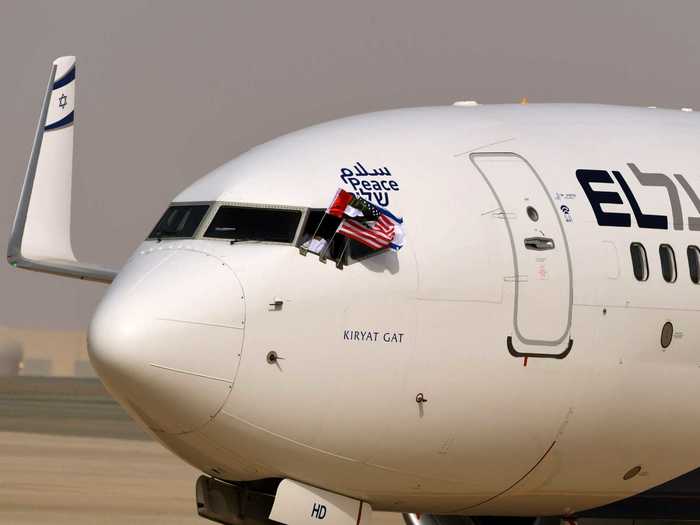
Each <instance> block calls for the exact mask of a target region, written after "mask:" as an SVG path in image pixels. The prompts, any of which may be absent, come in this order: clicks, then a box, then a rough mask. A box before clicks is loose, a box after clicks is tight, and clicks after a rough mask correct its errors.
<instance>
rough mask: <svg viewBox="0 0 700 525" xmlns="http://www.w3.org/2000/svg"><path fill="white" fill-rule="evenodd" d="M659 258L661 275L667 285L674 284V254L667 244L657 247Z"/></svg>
mask: <svg viewBox="0 0 700 525" xmlns="http://www.w3.org/2000/svg"><path fill="white" fill-rule="evenodd" d="M659 256H660V257H661V273H662V274H663V276H664V281H666V282H667V283H675V282H676V276H677V275H676V254H675V253H673V248H671V246H669V245H668V244H662V245H661V246H659Z"/></svg>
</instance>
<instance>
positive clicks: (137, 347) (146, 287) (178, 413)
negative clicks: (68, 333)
mask: <svg viewBox="0 0 700 525" xmlns="http://www.w3.org/2000/svg"><path fill="white" fill-rule="evenodd" d="M244 322H245V303H244V298H243V289H242V287H241V285H240V283H239V281H238V279H237V277H236V275H235V274H234V272H233V271H232V270H231V269H230V267H229V266H228V265H226V264H225V263H224V262H223V261H222V260H221V259H219V258H217V257H215V256H212V255H210V254H207V253H204V252H201V251H194V250H183V249H154V250H151V251H148V252H141V253H139V254H137V255H135V256H134V257H133V258H132V259H131V260H130V261H129V263H127V265H126V266H125V267H124V269H123V270H122V271H121V272H120V274H119V275H118V276H117V278H116V279H115V281H114V282H113V283H112V285H111V286H110V288H109V290H108V292H107V294H106V295H105V297H104V299H103V300H102V301H101V303H100V304H99V306H98V308H97V310H96V312H95V315H94V316H93V319H92V322H91V323H90V328H89V331H88V350H89V354H90V360H91V362H92V364H93V366H94V368H95V370H96V371H97V373H98V374H99V376H100V378H101V379H102V381H103V382H104V383H105V386H106V387H107V389H108V390H109V391H110V392H111V393H112V395H113V396H114V397H115V398H116V399H117V400H118V401H119V402H120V403H121V404H122V405H123V406H124V407H125V408H126V409H127V411H129V412H130V413H131V414H132V415H134V416H136V417H138V418H139V419H140V420H142V421H143V422H144V423H145V424H146V425H147V426H148V427H150V428H151V429H153V430H155V431H159V432H166V433H185V432H191V431H194V430H196V429H198V428H200V427H202V426H203V425H204V424H206V423H207V422H208V421H209V420H210V419H211V418H213V417H214V416H215V415H216V413H217V412H218V411H219V409H220V408H221V406H222V404H223V403H224V401H225V400H226V397H227V395H228V393H229V392H230V390H231V388H232V387H233V379H234V377H235V374H236V370H237V367H238V362H239V359H240V354H241V349H242V344H243V327H244Z"/></svg>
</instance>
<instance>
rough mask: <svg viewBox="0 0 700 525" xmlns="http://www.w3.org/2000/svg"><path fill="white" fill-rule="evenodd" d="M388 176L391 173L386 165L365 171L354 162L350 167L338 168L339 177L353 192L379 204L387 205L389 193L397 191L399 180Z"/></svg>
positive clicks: (365, 169) (359, 164)
mask: <svg viewBox="0 0 700 525" xmlns="http://www.w3.org/2000/svg"><path fill="white" fill-rule="evenodd" d="M388 177H392V175H391V172H390V171H389V168H387V167H386V166H385V167H383V168H377V169H373V170H372V171H367V168H365V167H364V166H363V165H362V164H361V163H360V162H356V163H355V165H354V166H353V167H352V169H351V168H341V169H340V179H341V180H342V181H343V183H344V184H347V185H349V186H350V187H351V188H352V192H353V193H356V194H359V195H360V196H362V197H364V198H365V199H367V200H368V201H370V202H374V203H375V204H377V205H379V206H388V205H389V196H390V195H391V193H393V192H395V191H399V182H398V181H397V180H394V179H392V178H388Z"/></svg>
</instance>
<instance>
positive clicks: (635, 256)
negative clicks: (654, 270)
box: [630, 242, 649, 281]
mask: <svg viewBox="0 0 700 525" xmlns="http://www.w3.org/2000/svg"><path fill="white" fill-rule="evenodd" d="M630 254H631V256H632V269H633V270H634V276H635V278H636V279H637V280H638V281H646V280H647V279H649V263H648V262H647V251H646V250H645V249H644V246H642V245H641V244H640V243H638V242H633V243H632V244H630Z"/></svg>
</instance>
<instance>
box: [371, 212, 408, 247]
mask: <svg viewBox="0 0 700 525" xmlns="http://www.w3.org/2000/svg"><path fill="white" fill-rule="evenodd" d="M377 209H378V210H379V211H380V212H381V213H382V215H384V216H386V217H388V218H389V219H390V220H391V222H392V223H394V239H393V240H392V241H391V244H390V247H391V249H392V250H394V251H395V252H397V251H399V250H400V249H401V248H403V243H404V238H405V236H406V235H405V233H404V231H403V217H397V216H396V215H394V214H393V213H391V212H390V211H389V210H387V209H384V208H381V207H379V206H377Z"/></svg>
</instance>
